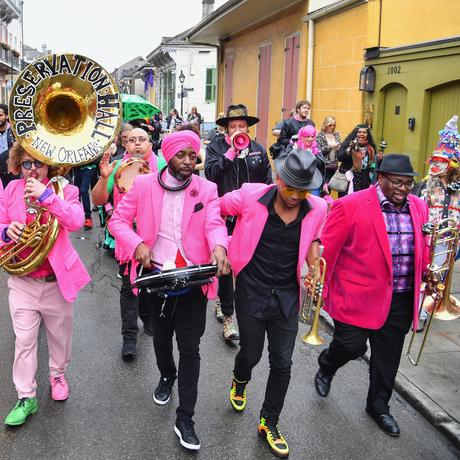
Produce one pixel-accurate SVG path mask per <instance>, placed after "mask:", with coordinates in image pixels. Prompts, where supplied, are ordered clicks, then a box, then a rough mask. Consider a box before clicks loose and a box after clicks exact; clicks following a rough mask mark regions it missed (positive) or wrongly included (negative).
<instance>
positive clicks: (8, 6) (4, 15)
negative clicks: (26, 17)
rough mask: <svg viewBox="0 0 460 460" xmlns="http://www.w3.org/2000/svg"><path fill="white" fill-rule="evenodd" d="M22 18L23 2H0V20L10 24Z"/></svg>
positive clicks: (14, 0) (16, 0)
mask: <svg viewBox="0 0 460 460" xmlns="http://www.w3.org/2000/svg"><path fill="white" fill-rule="evenodd" d="M21 16H22V2H21V1H19V0H0V19H1V20H2V22H5V23H6V24H9V23H10V22H11V21H12V20H13V19H19V18H20V17H21Z"/></svg>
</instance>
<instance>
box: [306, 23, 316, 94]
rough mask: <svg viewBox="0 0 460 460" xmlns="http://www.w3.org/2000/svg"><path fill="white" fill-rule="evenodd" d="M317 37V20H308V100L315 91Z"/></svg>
mask: <svg viewBox="0 0 460 460" xmlns="http://www.w3.org/2000/svg"><path fill="white" fill-rule="evenodd" d="M314 39H315V21H313V19H309V20H308V48H307V101H310V103H311V100H312V95H313V94H312V93H313V57H314V56H313V53H314Z"/></svg>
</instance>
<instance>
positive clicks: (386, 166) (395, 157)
mask: <svg viewBox="0 0 460 460" xmlns="http://www.w3.org/2000/svg"><path fill="white" fill-rule="evenodd" d="M375 171H376V172H378V173H380V174H396V175H397V176H418V175H419V174H418V173H416V172H415V171H414V168H413V167H412V164H411V162H410V158H409V157H408V156H407V155H401V154H400V153H388V154H386V155H385V156H384V157H383V160H382V162H381V163H380V167H379V168H378V169H376V170H375Z"/></svg>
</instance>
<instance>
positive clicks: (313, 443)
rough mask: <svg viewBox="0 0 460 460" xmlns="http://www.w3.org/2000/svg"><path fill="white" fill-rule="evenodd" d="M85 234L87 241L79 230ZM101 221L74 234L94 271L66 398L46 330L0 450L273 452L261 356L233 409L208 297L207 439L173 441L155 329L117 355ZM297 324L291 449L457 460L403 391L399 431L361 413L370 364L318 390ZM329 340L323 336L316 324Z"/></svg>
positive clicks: (0, 304)
mask: <svg viewBox="0 0 460 460" xmlns="http://www.w3.org/2000/svg"><path fill="white" fill-rule="evenodd" d="M81 237H84V238H85V239H81ZM100 237H102V232H101V230H100V229H96V228H95V229H93V230H90V231H83V230H82V231H81V232H78V233H76V234H73V235H72V241H73V243H74V245H75V246H76V248H77V250H78V251H79V253H80V254H81V255H82V258H83V260H84V262H85V264H86V266H87V267H88V269H89V270H90V273H91V276H92V283H91V285H89V286H88V287H87V288H86V289H85V290H84V291H83V292H82V293H81V294H80V297H79V299H78V301H77V302H76V303H75V305H74V309H75V310H74V311H75V320H74V341H73V360H72V363H71V366H70V368H69V371H68V374H67V377H68V380H69V384H70V389H71V393H70V397H69V399H68V400H67V401H66V402H63V403H59V402H55V401H53V400H51V398H50V395H49V386H48V385H49V384H48V368H47V350H46V337H45V335H44V333H43V332H44V331H43V330H42V331H41V336H40V356H39V369H38V373H37V382H38V399H39V412H38V414H36V415H33V416H31V417H30V418H29V420H28V422H27V423H26V424H25V425H24V426H22V427H19V428H16V429H10V428H6V427H4V426H3V425H2V427H1V428H0V459H1V460H3V459H21V460H26V459H188V458H196V457H199V458H202V459H210V460H214V459H220V460H224V459H235V458H240V459H270V458H273V456H272V455H271V454H270V453H269V451H268V448H267V447H266V446H265V444H264V443H263V442H262V441H261V440H259V439H258V437H257V423H258V415H259V410H260V406H261V404H262V401H263V397H264V393H265V382H266V379H267V375H268V362H267V356H266V355H264V358H263V360H262V361H261V363H260V364H259V365H258V366H257V367H256V368H255V370H254V373H253V380H252V381H251V383H250V385H249V386H248V405H247V408H246V410H245V412H244V413H243V414H236V413H235V412H234V411H233V410H232V409H231V408H230V403H229V401H228V392H229V386H230V381H231V375H232V366H233V359H234V357H235V354H236V352H237V349H238V348H237V346H236V345H235V346H229V345H227V344H226V343H224V341H223V339H222V327H221V325H220V324H219V323H217V322H216V320H215V319H214V315H213V308H212V305H211V304H210V305H208V316H207V320H208V323H207V328H206V332H205V335H204V337H203V340H202V347H201V376H200V383H199V396H198V404H197V407H196V415H195V422H196V430H197V434H198V436H199V437H200V440H201V444H202V448H201V450H200V452H199V453H198V454H197V455H194V454H189V453H188V452H186V451H184V450H183V448H182V447H181V446H180V444H179V442H178V439H177V437H176V435H175V434H174V431H173V426H174V421H175V408H176V404H177V400H178V397H177V385H176V387H175V388H174V391H173V397H172V399H171V402H170V403H169V404H168V405H166V406H164V407H159V406H157V405H155V404H154V402H153V399H152V391H153V388H154V386H156V384H157V382H158V379H159V374H158V371H157V369H156V366H155V362H154V359H155V358H154V354H153V346H152V339H151V337H149V336H147V335H145V334H144V333H143V332H142V327H141V332H140V333H139V339H138V358H137V360H135V361H134V362H132V363H125V362H123V361H122V359H121V354H120V351H121V336H120V313H119V284H120V280H119V279H117V276H116V263H115V261H114V259H113V258H112V257H110V256H109V255H108V254H107V253H106V252H105V251H104V250H103V249H99V248H98V243H99V238H100ZM6 278H7V277H6V275H5V274H1V275H0V289H1V292H2V295H1V297H0V357H1V358H0V394H1V397H0V417H1V419H2V421H3V419H4V417H5V416H6V415H7V413H8V412H9V410H10V409H11V408H12V407H13V405H14V404H15V402H16V398H17V396H16V392H15V390H14V387H13V384H12V381H11V366H12V361H13V354H14V335H13V330H12V326H11V319H10V317H9V313H8V301H7V288H6ZM306 329H307V327H306V326H305V325H303V324H301V325H300V330H299V340H298V342H297V345H296V349H295V353H294V357H293V361H294V364H293V368H292V380H291V386H290V389H289V392H288V396H287V400H286V404H285V408H284V411H283V414H282V417H281V423H280V428H281V431H282V433H283V434H284V436H285V437H286V438H287V440H288V442H289V446H290V449H291V455H290V458H291V459H313V458H321V459H362V458H365V459H398V458H404V459H420V458H421V459H454V458H460V453H459V451H458V450H457V449H456V448H455V447H454V446H453V445H452V444H451V443H450V441H449V440H448V439H447V438H445V437H444V436H443V435H442V434H440V433H439V432H438V431H437V430H436V429H435V428H433V427H432V426H431V425H430V424H429V423H428V422H427V421H426V420H425V419H424V418H423V417H422V416H421V415H420V414H419V413H418V412H417V411H416V410H415V409H414V408H412V407H411V406H410V405H409V403H407V402H406V401H405V400H404V399H403V398H402V397H400V396H399V395H398V394H394V396H393V398H392V401H391V408H392V413H393V415H394V416H395V419H396V420H397V421H398V423H399V425H400V427H401V431H402V434H401V437H400V438H397V439H394V438H390V437H389V436H387V435H385V434H384V433H382V432H381V431H380V430H379V429H378V428H377V426H376V425H375V423H374V422H373V421H372V420H371V419H370V418H369V417H368V416H367V415H366V413H365V412H364V407H365V399H366V392H367V385H368V367H367V364H366V363H365V362H364V361H363V360H357V361H354V362H352V363H350V364H348V365H347V366H346V367H344V368H343V369H341V370H340V371H339V372H338V374H337V376H336V378H335V379H334V381H333V384H332V389H331V393H330V395H329V397H328V398H326V399H322V398H320V397H319V396H317V395H316V392H315V390H314V387H313V377H314V374H315V372H316V367H317V365H316V360H317V357H318V354H319V353H320V351H321V350H322V349H323V347H311V346H307V345H304V344H303V343H302V342H301V341H300V335H301V334H303V333H304V332H305V331H306ZM321 334H322V335H324V336H325V337H326V339H327V341H329V340H330V336H329V334H328V333H327V332H326V331H325V330H324V328H322V330H321Z"/></svg>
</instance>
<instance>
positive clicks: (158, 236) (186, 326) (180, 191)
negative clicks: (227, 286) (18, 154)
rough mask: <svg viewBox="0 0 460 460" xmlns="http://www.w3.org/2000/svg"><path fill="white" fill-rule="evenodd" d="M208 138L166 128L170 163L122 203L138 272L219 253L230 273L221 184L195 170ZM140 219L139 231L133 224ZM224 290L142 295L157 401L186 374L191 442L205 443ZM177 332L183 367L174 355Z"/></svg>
mask: <svg viewBox="0 0 460 460" xmlns="http://www.w3.org/2000/svg"><path fill="white" fill-rule="evenodd" d="M200 144H201V142H200V138H199V137H198V136H197V135H196V134H195V133H194V132H193V131H189V130H185V131H176V132H174V133H172V134H169V135H168V136H166V137H165V138H164V140H163V144H162V152H163V156H164V158H165V160H166V161H167V163H168V165H167V167H165V168H163V169H162V170H161V171H160V172H159V173H152V174H147V175H140V176H138V177H137V178H136V180H135V182H134V185H133V186H132V187H131V189H130V190H129V192H128V193H127V194H126V196H125V197H124V198H123V200H122V201H121V202H120V203H119V205H118V207H117V208H116V209H115V212H114V214H113V216H112V218H111V219H110V221H109V229H110V231H111V232H112V234H113V235H114V236H115V239H116V241H117V245H120V246H121V249H122V251H123V253H124V254H129V255H130V257H131V258H132V259H133V267H132V269H131V279H134V276H135V273H136V269H137V268H138V266H139V264H140V265H142V266H143V267H145V268H147V269H149V268H154V267H156V269H157V270H166V269H168V268H173V267H184V266H190V265H198V264H207V263H208V262H209V261H210V260H211V261H212V263H214V264H216V265H217V267H218V272H217V274H218V276H219V275H221V274H227V273H229V271H230V267H229V263H228V260H227V256H226V248H227V231H226V228H225V225H224V223H223V220H222V218H221V216H220V208H219V202H218V197H217V188H216V186H215V184H213V183H211V182H208V181H207V180H205V179H202V178H201V177H199V176H196V175H194V174H193V169H194V167H195V164H196V158H197V153H198V151H199V149H200ZM134 221H136V225H137V232H134V230H133V222H134ZM216 291H217V287H216V283H215V282H214V283H212V284H210V285H205V286H204V287H201V286H192V287H188V288H187V290H186V291H185V292H179V293H175V295H167V296H166V297H165V296H160V295H158V294H156V293H155V294H147V293H145V294H144V293H143V294H142V296H143V297H144V299H143V300H142V302H146V303H148V306H149V308H150V309H151V310H152V311H153V344H154V348H155V355H156V362H157V366H158V368H159V371H160V381H159V383H158V386H157V388H156V389H155V391H154V394H153V397H154V401H155V402H156V403H157V404H159V405H165V404H166V403H167V402H168V401H169V399H170V397H171V392H172V388H173V385H174V382H175V380H176V378H178V380H179V407H178V408H177V411H176V414H177V419H176V424H175V427H174V431H175V432H176V434H177V435H178V436H179V439H180V443H181V444H182V446H184V447H185V448H186V449H190V450H198V449H199V448H200V441H199V440H198V437H197V435H196V433H195V429H194V422H193V420H192V419H193V415H194V410H195V404H196V400H197V396H198V391H197V390H198V389H197V387H198V378H199V373H200V338H201V336H202V335H203V333H204V329H205V324H206V304H207V298H214V297H215V295H216ZM174 333H175V334H176V340H177V346H178V349H179V366H178V369H177V368H176V364H175V362H174V358H173V343H172V339H173V335H174Z"/></svg>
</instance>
